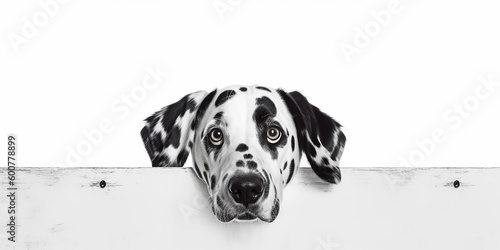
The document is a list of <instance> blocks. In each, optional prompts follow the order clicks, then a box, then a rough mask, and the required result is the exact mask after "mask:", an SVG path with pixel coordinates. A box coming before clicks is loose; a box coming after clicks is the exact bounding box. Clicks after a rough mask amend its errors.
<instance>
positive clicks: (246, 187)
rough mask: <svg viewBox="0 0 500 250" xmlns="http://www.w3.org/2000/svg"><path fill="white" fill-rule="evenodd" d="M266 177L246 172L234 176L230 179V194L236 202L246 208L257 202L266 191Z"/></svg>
mask: <svg viewBox="0 0 500 250" xmlns="http://www.w3.org/2000/svg"><path fill="white" fill-rule="evenodd" d="M264 185H265V184H264V179H263V178H262V177H260V176H259V175H257V174H245V175H238V176H235V177H233V178H232V179H231V180H230V181H229V185H228V189H229V194H230V195H231V197H232V198H233V200H234V201H235V202H236V203H239V204H242V205H243V206H245V207H246V208H248V207H249V205H251V204H254V203H256V202H257V201H258V200H259V198H260V197H261V196H262V193H263V192H264Z"/></svg>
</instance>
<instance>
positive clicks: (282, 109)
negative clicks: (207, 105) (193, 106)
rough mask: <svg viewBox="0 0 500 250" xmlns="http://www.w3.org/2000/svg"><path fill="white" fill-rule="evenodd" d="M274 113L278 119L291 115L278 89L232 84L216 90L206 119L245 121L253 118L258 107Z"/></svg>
mask: <svg viewBox="0 0 500 250" xmlns="http://www.w3.org/2000/svg"><path fill="white" fill-rule="evenodd" d="M259 108H261V109H262V111H263V112H269V113H273V115H274V116H276V117H277V118H278V119H284V116H287V115H288V116H289V111H288V108H287V107H286V105H285V103H284V102H283V100H282V99H281V97H280V95H279V94H278V93H277V91H276V90H274V89H271V88H267V87H261V86H230V87H226V88H224V89H220V90H218V91H217V92H216V94H215V97H214V101H213V102H212V106H211V110H210V112H207V116H208V117H207V118H208V119H205V121H210V120H212V119H216V118H222V119H224V120H225V121H235V122H245V121H247V120H248V119H249V118H253V115H254V113H255V111H256V109H259Z"/></svg>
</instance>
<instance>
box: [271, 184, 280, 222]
mask: <svg viewBox="0 0 500 250" xmlns="http://www.w3.org/2000/svg"><path fill="white" fill-rule="evenodd" d="M274 190H275V192H276V186H275V187H274ZM279 212H280V203H279V200H276V202H274V205H273V208H272V210H271V220H270V221H269V222H273V221H274V220H275V219H276V217H278V213H279Z"/></svg>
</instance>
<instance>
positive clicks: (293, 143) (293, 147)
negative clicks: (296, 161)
mask: <svg viewBox="0 0 500 250" xmlns="http://www.w3.org/2000/svg"><path fill="white" fill-rule="evenodd" d="M293 151H295V138H294V137H293V135H292V152H293Z"/></svg>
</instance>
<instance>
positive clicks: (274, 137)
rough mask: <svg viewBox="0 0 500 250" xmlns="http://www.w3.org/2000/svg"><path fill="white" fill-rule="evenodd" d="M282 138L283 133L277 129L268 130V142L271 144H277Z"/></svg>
mask: <svg viewBox="0 0 500 250" xmlns="http://www.w3.org/2000/svg"><path fill="white" fill-rule="evenodd" d="M280 138H281V131H280V130H279V129H277V128H275V127H272V128H269V129H268V130H267V141H269V142H270V143H276V142H278V141H279V140H280Z"/></svg>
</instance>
